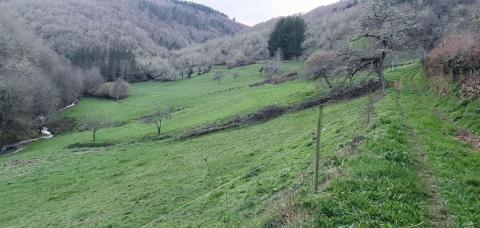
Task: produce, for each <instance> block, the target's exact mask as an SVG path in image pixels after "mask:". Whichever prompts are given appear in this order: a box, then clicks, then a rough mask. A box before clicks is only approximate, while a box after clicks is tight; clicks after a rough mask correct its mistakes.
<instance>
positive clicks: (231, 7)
mask: <svg viewBox="0 0 480 228" xmlns="http://www.w3.org/2000/svg"><path fill="white" fill-rule="evenodd" d="M193 1H194V2H197V3H201V4H204V5H207V6H210V7H212V8H214V9H216V10H219V11H221V12H224V13H226V14H227V15H228V16H229V17H230V18H232V17H234V18H236V19H237V21H238V22H241V23H244V24H247V25H255V24H258V23H260V22H264V21H267V20H269V19H271V18H273V17H279V16H288V15H292V14H296V13H306V12H308V11H310V10H312V9H315V8H317V7H319V6H324V5H328V4H332V3H335V2H338V0H193Z"/></svg>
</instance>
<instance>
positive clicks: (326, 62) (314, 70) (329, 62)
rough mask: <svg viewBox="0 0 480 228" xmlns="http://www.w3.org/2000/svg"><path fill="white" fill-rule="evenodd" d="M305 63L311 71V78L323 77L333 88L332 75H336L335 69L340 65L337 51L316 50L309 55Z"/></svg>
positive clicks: (331, 88)
mask: <svg viewBox="0 0 480 228" xmlns="http://www.w3.org/2000/svg"><path fill="white" fill-rule="evenodd" d="M305 64H306V65H307V67H308V69H309V71H310V76H311V77H310V78H311V79H313V80H317V79H318V78H323V79H324V80H325V83H327V85H328V87H329V88H330V90H333V85H332V83H331V82H330V77H332V76H334V73H335V72H334V71H335V69H337V67H338V61H337V54H336V53H335V52H333V51H327V52H315V53H313V54H312V55H310V57H308V59H307V61H306V62H305Z"/></svg>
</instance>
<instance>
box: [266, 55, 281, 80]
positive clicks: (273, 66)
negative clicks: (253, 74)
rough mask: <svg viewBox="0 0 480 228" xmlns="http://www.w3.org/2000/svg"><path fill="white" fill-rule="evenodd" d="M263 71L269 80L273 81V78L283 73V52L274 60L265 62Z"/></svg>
mask: <svg viewBox="0 0 480 228" xmlns="http://www.w3.org/2000/svg"><path fill="white" fill-rule="evenodd" d="M262 69H263V73H264V75H265V77H266V78H267V79H272V78H273V77H275V76H277V75H279V74H280V73H281V71H282V53H281V51H280V50H278V51H277V52H276V53H275V56H274V57H273V58H272V59H270V60H267V61H264V63H263V67H262Z"/></svg>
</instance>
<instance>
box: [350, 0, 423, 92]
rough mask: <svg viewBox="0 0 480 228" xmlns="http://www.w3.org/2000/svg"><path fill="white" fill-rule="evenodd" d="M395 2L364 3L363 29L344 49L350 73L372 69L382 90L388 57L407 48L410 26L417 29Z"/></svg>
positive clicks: (370, 1) (361, 24)
mask: <svg viewBox="0 0 480 228" xmlns="http://www.w3.org/2000/svg"><path fill="white" fill-rule="evenodd" d="M394 4H395V2H394V1H390V0H378V1H373V0H368V1H366V2H364V3H363V8H364V14H363V15H362V17H361V19H360V28H359V29H358V31H356V34H355V35H354V37H353V38H352V39H350V40H349V41H348V42H347V44H346V45H345V47H344V48H343V50H341V52H342V54H343V55H344V56H345V58H346V60H347V62H348V67H347V69H348V72H349V74H350V75H352V76H353V75H355V74H357V73H358V72H360V71H363V70H366V69H372V70H373V71H374V72H375V73H376V74H377V76H378V79H379V80H380V82H381V83H382V89H383V90H384V89H385V86H386V80H385V75H384V72H383V71H384V61H385V58H386V57H387V54H388V53H390V52H391V51H393V50H397V49H400V48H403V47H404V46H403V44H404V43H405V42H406V41H407V38H406V35H407V33H408V31H409V29H412V28H414V24H413V20H412V17H411V16H410V15H407V13H406V12H405V11H400V10H399V8H398V7H396V6H395V5H394Z"/></svg>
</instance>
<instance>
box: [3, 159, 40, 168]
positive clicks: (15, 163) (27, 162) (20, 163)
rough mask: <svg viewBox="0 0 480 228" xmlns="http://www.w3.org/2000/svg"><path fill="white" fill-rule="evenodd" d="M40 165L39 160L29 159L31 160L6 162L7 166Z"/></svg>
mask: <svg viewBox="0 0 480 228" xmlns="http://www.w3.org/2000/svg"><path fill="white" fill-rule="evenodd" d="M38 163H40V160H39V159H29V160H12V161H8V162H5V166H17V167H19V166H27V165H35V164H38Z"/></svg>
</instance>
